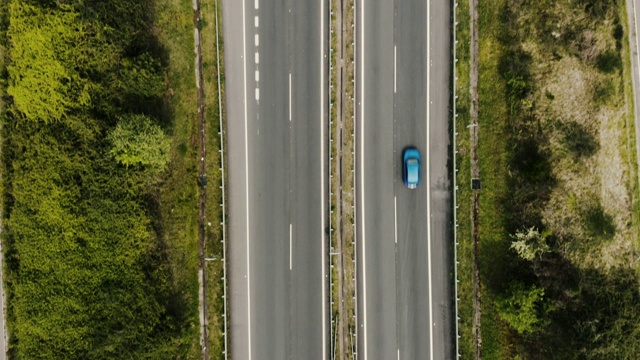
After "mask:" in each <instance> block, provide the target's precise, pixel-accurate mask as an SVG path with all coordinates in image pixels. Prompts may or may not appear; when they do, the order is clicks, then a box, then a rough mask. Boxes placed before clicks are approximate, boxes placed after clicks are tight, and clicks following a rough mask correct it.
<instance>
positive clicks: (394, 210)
mask: <svg viewBox="0 0 640 360" xmlns="http://www.w3.org/2000/svg"><path fill="white" fill-rule="evenodd" d="M393 222H394V224H395V239H396V244H397V243H398V205H397V201H396V197H395V196H394V197H393ZM398 351H400V350H398Z"/></svg>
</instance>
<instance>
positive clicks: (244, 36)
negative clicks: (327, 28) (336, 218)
mask: <svg viewBox="0 0 640 360" xmlns="http://www.w3.org/2000/svg"><path fill="white" fill-rule="evenodd" d="M245 2H246V1H243V2H242V54H243V60H244V61H243V66H244V170H245V175H246V177H245V193H246V195H247V198H246V204H245V206H246V211H247V275H246V277H247V333H248V335H247V343H248V347H247V351H248V353H249V360H251V267H250V263H251V262H250V256H251V252H250V251H249V235H250V233H249V230H250V228H249V135H248V132H249V129H248V112H247V102H248V101H247V34H246V31H245V28H246V24H245V19H246V13H245ZM256 23H257V22H256Z"/></svg>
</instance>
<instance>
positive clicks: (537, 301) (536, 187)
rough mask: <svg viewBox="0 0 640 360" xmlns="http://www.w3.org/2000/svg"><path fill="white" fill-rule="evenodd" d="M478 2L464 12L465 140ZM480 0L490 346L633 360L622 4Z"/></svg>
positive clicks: (466, 327) (467, 305) (634, 214)
mask: <svg viewBox="0 0 640 360" xmlns="http://www.w3.org/2000/svg"><path fill="white" fill-rule="evenodd" d="M467 6H468V4H463V3H461V4H460V6H459V8H458V19H459V22H460V25H459V27H458V31H459V36H458V40H459V41H460V42H459V44H458V53H459V55H458V58H459V59H460V60H459V62H458V74H459V81H458V87H457V90H458V92H459V99H458V111H459V113H460V115H459V117H458V127H459V129H461V131H459V132H460V136H458V143H459V146H458V148H459V149H460V150H462V149H465V148H466V147H467V146H468V140H467V139H465V136H462V135H463V134H464V133H463V132H462V129H464V127H465V126H466V124H468V107H467V106H468V101H469V100H468V95H467V94H468V58H467V57H466V56H468V55H467V54H468V45H466V44H467V42H468V40H467V39H468V35H467V34H468V30H466V29H468V25H467V24H468V8H467ZM479 6H480V7H479V11H480V74H479V100H480V106H479V107H480V119H479V123H480V141H479V149H478V151H479V158H480V166H481V178H482V181H483V189H482V190H481V195H480V196H481V198H480V199H481V200H480V201H481V207H480V236H481V240H480V241H481V243H480V246H481V250H480V271H481V279H482V306H483V318H482V334H483V356H484V357H488V358H514V357H515V356H521V357H524V358H548V357H550V356H555V357H570V358H571V357H578V356H586V357H593V356H595V357H604V358H607V357H609V358H611V357H613V358H625V357H633V354H636V353H637V351H638V346H639V345H638V344H639V342H638V336H639V334H640V329H639V327H638V325H637V324H638V323H639V321H638V320H640V313H639V311H638V310H637V306H636V305H635V304H636V303H637V301H638V299H640V297H639V296H638V279H637V264H636V261H635V257H634V251H635V249H636V248H637V246H638V238H637V233H638V205H637V204H638V201H637V198H638V194H637V190H638V187H637V168H636V167H637V160H636V154H635V141H636V139H635V133H634V122H633V111H632V109H633V97H632V88H631V82H630V80H631V78H630V64H629V62H628V61H629V49H628V44H627V42H626V39H627V19H626V15H625V9H624V2H623V1H617V2H615V1H605V2H594V1H586V0H575V1H574V0H567V1H554V2H552V1H541V2H532V3H526V4H521V3H511V2H504V1H482V2H480V5H479ZM458 160H459V164H460V165H459V168H460V171H459V173H458V182H459V184H460V192H459V199H460V200H459V205H460V208H459V218H460V221H459V222H460V227H459V238H460V243H461V247H460V259H461V264H460V279H461V283H460V291H461V296H460V297H461V304H460V315H461V325H462V327H461V334H462V339H461V341H462V342H461V348H462V354H463V356H464V357H465V358H470V357H471V356H472V352H471V351H472V349H473V348H472V340H473V339H472V338H471V315H472V308H471V293H470V291H471V287H470V282H471V276H470V261H471V248H470V241H469V239H470V236H469V228H470V225H469V219H468V214H469V208H468V206H469V204H468V203H469V202H468V200H467V199H468V198H469V190H468V185H467V184H468V183H469V178H468V176H469V173H470V172H469V168H468V158H467V157H466V156H465V155H464V152H463V151H461V153H460V154H458ZM532 227H534V228H535V229H537V231H533V232H529V231H527V229H530V228H532ZM517 233H520V234H521V235H526V234H529V235H530V236H528V237H527V236H524V237H521V238H520V240H521V241H520V245H521V246H520V249H519V250H516V249H511V248H510V247H511V245H512V243H514V242H515V240H516V239H515V238H513V237H512V235H515V234H517ZM523 239H524V240H523ZM543 343H544V344H546V345H545V346H542V345H541V344H543Z"/></svg>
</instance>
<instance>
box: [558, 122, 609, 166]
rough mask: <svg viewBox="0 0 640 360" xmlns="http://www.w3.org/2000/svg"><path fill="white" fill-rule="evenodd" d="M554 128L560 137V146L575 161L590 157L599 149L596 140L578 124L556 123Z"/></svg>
mask: <svg viewBox="0 0 640 360" xmlns="http://www.w3.org/2000/svg"><path fill="white" fill-rule="evenodd" d="M555 126H556V128H557V129H558V130H559V131H560V133H561V135H562V137H561V139H560V142H561V144H562V145H563V146H564V147H565V149H566V150H567V151H568V152H569V154H571V155H573V156H574V157H575V158H576V159H580V158H585V157H590V156H592V155H593V154H595V153H596V152H597V151H598V150H599V149H600V143H599V142H598V139H596V137H595V136H594V135H593V134H592V133H591V132H589V131H587V129H585V127H584V126H583V125H581V124H580V123H578V122H576V121H558V122H556V123H555Z"/></svg>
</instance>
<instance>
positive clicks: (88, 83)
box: [8, 1, 119, 123]
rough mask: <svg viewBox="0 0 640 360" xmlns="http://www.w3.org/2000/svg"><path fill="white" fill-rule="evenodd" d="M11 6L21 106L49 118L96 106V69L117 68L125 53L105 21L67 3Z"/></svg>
mask: <svg viewBox="0 0 640 360" xmlns="http://www.w3.org/2000/svg"><path fill="white" fill-rule="evenodd" d="M9 12H10V17H11V25H10V27H9V31H8V37H9V39H10V43H11V59H12V62H11V64H10V65H9V66H8V71H9V77H10V80H9V88H8V93H9V95H11V96H12V97H13V101H14V104H15V107H16V109H17V110H18V111H19V112H21V113H22V114H24V116H25V118H26V119H28V120H32V121H43V122H45V123H49V122H54V121H60V120H63V119H65V118H66V117H68V116H69V115H71V114H72V113H74V112H75V111H78V110H80V109H82V108H87V107H90V106H91V105H92V98H93V96H94V93H95V92H96V91H97V90H98V84H96V83H95V82H94V81H92V79H91V75H93V74H96V73H100V72H105V71H108V70H109V69H111V68H112V67H113V66H114V65H115V64H116V63H117V60H118V54H119V51H118V49H117V48H115V47H114V46H113V45H111V44H110V43H109V42H108V40H107V39H106V34H104V33H103V32H102V31H100V29H101V27H97V26H93V24H90V23H88V22H86V21H83V20H82V19H81V17H80V15H79V14H78V13H77V12H76V11H74V9H73V8H72V7H71V6H70V5H64V4H59V5H58V6H57V8H56V9H55V10H51V9H42V8H40V7H37V6H34V5H30V4H27V3H24V2H21V1H12V2H11V3H10V5H9Z"/></svg>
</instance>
